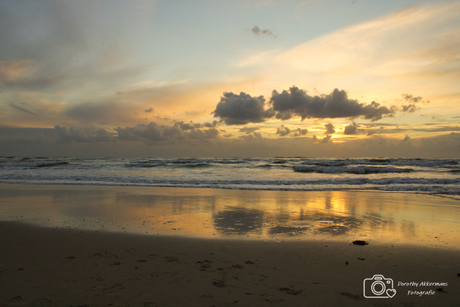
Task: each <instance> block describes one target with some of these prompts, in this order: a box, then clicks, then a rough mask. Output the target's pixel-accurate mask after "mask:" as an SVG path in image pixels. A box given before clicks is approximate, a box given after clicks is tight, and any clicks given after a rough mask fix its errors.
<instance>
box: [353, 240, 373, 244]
mask: <svg viewBox="0 0 460 307" xmlns="http://www.w3.org/2000/svg"><path fill="white" fill-rule="evenodd" d="M352 243H353V244H354V245H369V242H366V241H364V240H354V241H353V242H352Z"/></svg>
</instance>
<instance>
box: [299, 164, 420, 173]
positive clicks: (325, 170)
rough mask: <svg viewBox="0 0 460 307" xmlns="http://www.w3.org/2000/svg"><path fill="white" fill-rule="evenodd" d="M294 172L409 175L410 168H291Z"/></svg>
mask: <svg viewBox="0 0 460 307" xmlns="http://www.w3.org/2000/svg"><path fill="white" fill-rule="evenodd" d="M293 169H294V171H295V172H299V173H326V174H340V173H348V174H381V173H410V172H412V171H413V169H412V168H395V167H372V166H353V167H336V166H333V167H314V166H293Z"/></svg>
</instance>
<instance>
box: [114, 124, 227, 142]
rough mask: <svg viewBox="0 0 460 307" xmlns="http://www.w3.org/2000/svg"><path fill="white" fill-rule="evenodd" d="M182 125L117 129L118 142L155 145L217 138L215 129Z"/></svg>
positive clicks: (137, 126) (217, 131) (151, 125)
mask: <svg viewBox="0 0 460 307" xmlns="http://www.w3.org/2000/svg"><path fill="white" fill-rule="evenodd" d="M185 125H187V124H185ZM185 125H184V124H183V123H176V125H174V126H164V125H158V124H157V123H155V122H151V123H149V124H147V125H146V124H138V125H136V126H134V127H128V126H127V127H125V128H122V127H117V128H116V129H115V131H117V132H118V139H119V140H130V141H140V140H142V141H146V142H150V143H155V144H176V143H178V142H179V141H181V142H182V141H187V140H202V141H204V140H210V139H215V138H218V137H219V130H217V129H216V128H209V129H206V130H204V129H200V128H196V127H197V126H193V123H192V124H191V125H190V127H185Z"/></svg>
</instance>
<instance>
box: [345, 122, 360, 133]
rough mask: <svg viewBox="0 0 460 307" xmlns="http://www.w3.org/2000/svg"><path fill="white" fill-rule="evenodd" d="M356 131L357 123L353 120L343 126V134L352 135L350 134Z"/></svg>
mask: <svg viewBox="0 0 460 307" xmlns="http://www.w3.org/2000/svg"><path fill="white" fill-rule="evenodd" d="M357 132H358V125H357V124H356V123H355V122H353V123H352V124H350V125H348V126H346V127H345V130H344V131H343V134H346V135H352V134H356V133H357Z"/></svg>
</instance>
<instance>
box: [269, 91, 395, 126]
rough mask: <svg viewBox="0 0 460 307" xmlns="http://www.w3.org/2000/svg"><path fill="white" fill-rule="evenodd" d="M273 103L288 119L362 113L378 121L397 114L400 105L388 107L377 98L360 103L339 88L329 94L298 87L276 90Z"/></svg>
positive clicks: (277, 114) (281, 114) (275, 108)
mask: <svg viewBox="0 0 460 307" xmlns="http://www.w3.org/2000/svg"><path fill="white" fill-rule="evenodd" d="M270 104H271V105H272V107H273V110H274V111H275V112H276V118H278V119H282V120H287V119H290V118H292V117H294V116H300V117H301V118H302V120H304V119H306V118H339V117H344V118H355V117H362V118H364V119H370V120H371V121H377V120H379V119H381V118H382V117H384V116H386V117H390V116H393V115H394V113H395V112H396V107H395V106H393V107H391V108H387V107H385V106H380V104H379V103H377V102H375V101H373V102H372V103H371V104H364V103H359V102H358V101H357V100H354V99H349V98H348V95H347V93H346V92H345V91H344V90H341V91H340V90H338V89H335V90H334V91H332V93H331V94H329V95H322V96H310V95H308V94H307V93H306V91H304V90H302V89H299V88H298V87H295V86H293V87H291V88H290V89H289V91H286V90H284V91H282V92H281V93H278V92H277V91H273V93H272V97H271V99H270Z"/></svg>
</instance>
